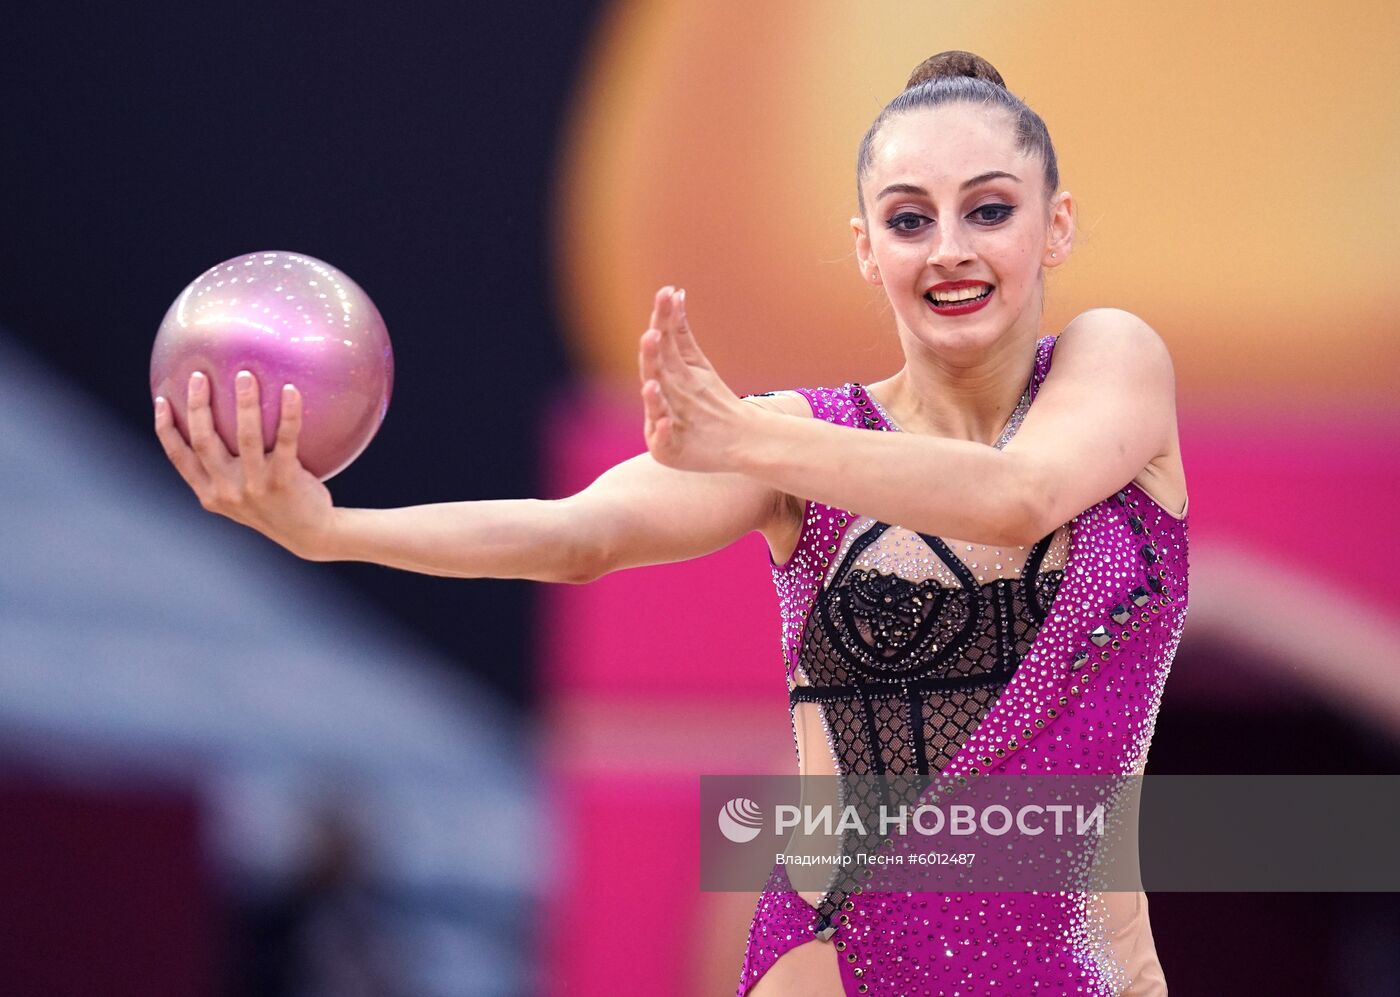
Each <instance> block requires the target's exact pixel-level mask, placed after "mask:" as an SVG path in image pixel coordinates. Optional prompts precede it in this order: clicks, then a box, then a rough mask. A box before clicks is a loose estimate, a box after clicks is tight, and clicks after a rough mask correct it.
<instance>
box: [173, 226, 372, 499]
mask: <svg viewBox="0 0 1400 997" xmlns="http://www.w3.org/2000/svg"><path fill="white" fill-rule="evenodd" d="M196 370H198V371H203V372H204V374H205V375H206V376H207V377H208V378H209V390H210V403H211V406H212V409H213V420H214V428H215V430H216V431H217V432H218V434H219V436H220V437H221V438H222V439H223V441H224V445H225V446H227V447H228V449H229V452H230V453H234V454H236V453H237V452H238V437H237V422H236V409H235V403H234V376H235V375H236V374H237V373H238V372H239V371H240V370H248V371H251V372H252V374H253V376H254V377H256V378H257V381H258V392H259V399H260V401H261V405H262V428H263V449H264V450H271V449H272V446H273V443H274V441H275V440H276V434H277V423H278V419H279V418H280V414H281V395H282V386H283V385H284V384H294V385H296V388H297V390H298V391H299V392H300V394H301V396H302V427H301V435H300V437H299V439H298V446H297V454H298V457H299V458H300V460H301V462H302V464H303V465H304V466H305V467H306V469H307V470H308V471H310V472H311V473H312V474H314V475H316V477H317V478H319V479H320V480H322V481H325V480H326V479H328V478H331V477H333V476H334V475H336V474H338V473H340V472H341V471H343V470H344V469H345V468H346V467H348V466H349V465H350V463H351V462H352V461H353V460H354V459H355V458H356V457H358V456H359V455H360V454H361V453H362V452H363V451H364V449H365V447H367V446H368V445H369V442H370V440H371V439H373V438H374V434H375V433H376V432H377V431H378V430H379V426H380V423H381V422H383V420H384V413H385V412H386V411H387V410H388V407H389V397H390V395H391V393H392V391H393V384H394V356H393V350H392V348H391V346H390V343H389V333H388V330H387V329H386V328H385V325H384V320H383V318H382V317H381V316H380V314H379V310H378V309H377V308H375V306H374V302H372V301H371V300H370V298H369V295H367V294H366V293H365V292H364V291H363V290H362V289H361V288H360V286H359V285H358V284H356V283H355V282H354V281H353V280H351V279H350V278H349V277H347V276H346V275H345V274H343V273H341V272H340V271H339V270H336V269H335V268H334V267H332V266H331V265H330V264H328V263H324V262H322V261H321V260H318V259H315V258H314V257H311V256H307V255H306V254H304V253H293V252H282V251H273V252H259V253H248V254H246V255H243V256H236V257H234V258H233V259H230V260H225V261H224V262H222V263H219V264H216V265H215V266H212V267H210V268H209V269H208V270H206V271H205V272H204V273H202V274H200V275H199V276H198V277H196V278H195V279H194V281H193V282H191V283H190V284H189V286H187V287H186V288H185V289H184V290H183V291H181V292H180V295H179V296H178V297H177V298H176V299H175V301H174V303H173V304H172V305H171V306H170V309H169V310H168V311H167V312H166V313H165V318H164V320H163V321H162V322H161V324H160V329H159V330H158V331H157V333H156V340H155V346H154V348H153V349H152V351H151V396H152V398H153V399H154V398H155V396H157V395H163V396H165V398H166V399H167V401H168V402H169V404H170V408H171V412H172V414H173V416H174V420H175V425H176V427H177V428H178V429H179V430H180V433H181V434H182V435H183V436H184V437H185V439H186V440H188V439H189V424H188V420H187V418H186V408H187V404H186V403H187V393H186V386H187V385H188V383H189V378H190V374H192V373H193V372H194V371H196Z"/></svg>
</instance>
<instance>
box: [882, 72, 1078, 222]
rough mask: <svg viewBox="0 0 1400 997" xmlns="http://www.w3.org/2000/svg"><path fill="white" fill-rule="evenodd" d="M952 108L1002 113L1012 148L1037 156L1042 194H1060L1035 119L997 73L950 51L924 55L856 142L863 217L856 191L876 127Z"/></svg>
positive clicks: (1046, 135) (1043, 131) (1050, 150)
mask: <svg viewBox="0 0 1400 997" xmlns="http://www.w3.org/2000/svg"><path fill="white" fill-rule="evenodd" d="M953 103H966V104H982V105H984V106H987V107H1003V108H1005V109H1006V110H1007V112H1008V113H1009V114H1010V116H1011V120H1012V122H1013V123H1014V125H1015V128H1016V148H1017V149H1019V150H1020V151H1021V152H1023V153H1027V154H1032V155H1036V156H1039V157H1040V161H1041V163H1042V164H1044V168H1045V190H1046V195H1047V196H1051V195H1053V194H1054V193H1055V192H1056V191H1057V190H1059V188H1060V167H1059V163H1058V162H1057V160H1056V158H1055V145H1054V143H1053V142H1051V141H1050V132H1049V130H1048V129H1047V128H1046V127H1045V122H1044V121H1042V120H1041V119H1040V115H1038V114H1036V113H1035V112H1034V111H1032V110H1031V109H1030V108H1029V107H1027V106H1026V104H1025V102H1024V101H1022V100H1021V98H1020V97H1017V96H1016V95H1015V94H1013V93H1012V92H1011V91H1010V90H1008V89H1006V83H1005V82H1003V80H1002V78H1001V74H1000V73H998V72H997V71H996V67H995V66H993V65H992V64H991V63H990V62H988V61H987V60H986V59H984V58H982V57H981V56H980V55H975V54H973V53H972V52H962V51H958V50H956V49H954V50H951V51H948V52H939V53H938V54H937V55H933V56H929V57H928V58H927V59H925V60H924V61H923V62H921V63H919V64H918V65H917V66H915V67H914V71H913V72H912V73H910V74H909V82H908V83H906V84H905V85H904V92H903V93H901V94H900V95H899V96H898V97H896V98H895V99H894V100H892V101H890V102H889V103H888V104H886V105H885V108H884V110H882V111H881V112H880V113H879V115H878V116H877V117H876V118H875V120H874V121H873V122H872V123H871V125H870V129H869V130H868V131H867V132H866V133H865V138H863V139H861V142H860V152H859V153H858V154H857V155H856V203H857V204H859V205H860V213H861V214H862V215H864V214H865V193H864V191H863V190H862V189H861V187H862V185H863V184H864V183H865V175H866V174H867V173H869V172H870V155H871V148H872V146H873V145H874V142H875V137H876V136H877V135H879V133H880V128H881V127H882V126H883V125H884V124H885V122H886V121H888V120H889V119H890V118H893V117H896V116H898V115H900V114H903V113H905V112H906V111H914V110H918V109H920V108H924V107H937V106H939V105H940V104H953Z"/></svg>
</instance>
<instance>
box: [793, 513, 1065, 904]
mask: <svg viewBox="0 0 1400 997" xmlns="http://www.w3.org/2000/svg"><path fill="white" fill-rule="evenodd" d="M882 537H884V539H883V540H882V539H881V538H882ZM848 538H850V539H848V540H847V545H848V546H847V549H846V550H845V551H844V552H843V554H842V555H841V556H840V557H839V559H838V563H837V565H836V566H835V567H834V568H833V569H832V571H831V574H830V575H829V576H828V578H827V580H826V584H825V585H824V586H823V587H822V589H821V590H820V591H819V592H818V594H817V597H816V600H815V602H814V604H813V607H812V612H811V615H810V617H809V618H808V621H807V625H806V628H805V631H804V633H803V640H802V646H801V650H800V654H799V661H798V669H797V671H798V676H799V679H800V680H801V683H800V684H797V685H795V686H794V687H793V688H792V689H791V691H790V700H791V705H792V708H793V709H794V710H796V709H797V708H798V704H799V703H815V704H819V708H820V710H821V714H822V719H823V722H824V725H825V731H826V735H827V739H828V742H829V745H830V747H831V750H832V754H833V762H834V765H835V770H836V772H837V774H838V776H841V777H844V778H843V779H842V782H841V796H842V798H841V801H840V806H842V807H845V806H849V805H853V806H855V808H856V809H857V812H858V813H859V814H860V816H861V820H862V823H863V824H864V825H865V826H866V827H867V828H878V817H877V814H878V808H879V805H880V804H881V803H885V804H886V805H887V806H892V807H895V808H897V807H898V806H899V805H900V804H901V803H906V804H908V805H910V806H911V808H912V806H913V805H915V804H916V803H917V796H918V789H919V785H920V783H919V780H920V778H921V777H926V776H929V775H932V774H935V773H937V772H938V771H940V770H941V769H942V768H943V766H944V765H946V764H947V762H948V761H949V759H951V758H952V757H953V755H954V754H955V753H956V752H957V751H958V749H959V748H960V747H961V746H962V745H963V743H964V742H966V740H967V739H968V737H969V736H970V735H971V734H972V732H973V731H974V730H975V729H976V728H977V725H978V724H979V723H980V722H981V720H982V718H983V717H984V716H985V715H986V714H987V712H988V711H989V710H990V709H991V707H992V706H993V705H994V704H995V703H996V700H997V697H998V696H1000V694H1001V691H1002V689H1004V688H1005V687H1006V684H1007V682H1008V681H1009V680H1010V679H1011V676H1012V675H1013V674H1014V673H1015V671H1016V668H1017V667H1018V665H1019V664H1020V662H1021V661H1022V660H1023V659H1024V658H1025V656H1026V655H1027V654H1028V653H1029V651H1030V648H1031V645H1032V643H1033V642H1034V640H1035V636H1036V633H1037V632H1038V631H1039V629H1040V625H1041V623H1042V622H1044V620H1045V617H1046V613H1047V611H1048V609H1049V607H1050V605H1051V603H1052V602H1053V601H1054V598H1055V593H1056V592H1057V591H1058V588H1059V583H1060V580H1061V578H1062V577H1063V571H1062V570H1061V569H1062V566H1063V563H1064V551H1065V549H1066V547H1065V545H1066V543H1067V539H1068V529H1067V527H1061V528H1060V530H1057V531H1056V532H1055V533H1052V534H1051V535H1050V536H1047V537H1045V538H1043V539H1042V540H1040V541H1039V542H1037V543H1036V544H1035V545H1034V546H1032V547H1031V548H1030V550H1029V551H1028V552H1025V553H1024V560H1023V561H1022V562H1021V563H1020V564H1019V565H1018V564H1015V563H1014V561H1015V560H1017V559H1019V558H1020V556H1021V555H1019V554H1015V552H1012V554H1011V555H1007V554H1006V552H1003V551H1001V550H996V551H994V552H993V557H992V558H991V560H992V561H994V562H995V569H996V570H993V566H992V564H987V565H985V566H983V567H985V569H986V570H985V571H984V572H983V575H984V577H985V576H986V575H988V574H991V575H998V574H999V576H997V577H992V578H990V579H989V580H985V581H979V580H978V578H977V577H976V576H975V575H974V573H973V571H972V570H971V567H970V566H969V565H968V564H967V563H965V562H964V561H963V560H961V559H960V558H959V557H958V556H957V555H956V554H954V553H953V552H952V550H951V549H950V548H949V547H948V545H947V544H945V543H944V542H943V541H942V540H941V539H940V538H938V537H934V536H930V535H927V534H914V533H911V532H910V531H907V530H901V529H899V528H892V527H890V526H888V525H887V524H885V523H880V522H877V521H871V520H868V519H863V520H861V521H860V522H858V523H857V524H853V527H852V529H851V531H850V532H849V533H848ZM984 549H985V548H984ZM1047 554H1049V555H1050V556H1048V557H1047ZM911 566H912V568H913V570H911ZM891 568H893V570H891ZM906 576H911V577H906ZM915 718H917V721H916V719H915ZM867 777H868V779H869V780H870V781H869V782H867V781H866V779H867ZM901 777H907V778H908V779H909V787H910V788H909V793H908V794H907V798H905V796H906V794H904V793H902V792H901V791H900V790H899V789H898V788H895V789H892V788H891V787H892V786H893V787H898V786H899V785H900V780H901ZM874 780H884V781H883V782H882V783H881V784H880V785H876V784H875V782H874ZM882 793H883V794H885V795H884V796H882ZM879 843H880V838H879V836H878V834H873V833H872V834H871V835H868V836H862V835H857V834H850V835H848V836H847V838H846V839H845V840H844V841H843V843H842V849H843V851H844V852H845V853H847V854H851V855H854V854H855V853H857V852H861V851H868V850H871V849H873V848H875V847H876V846H878V844H879ZM861 868H862V867H861V866H860V865H859V864H858V863H853V864H852V865H851V866H848V867H838V868H837V870H836V872H835V873H834V874H833V876H832V878H831V879H830V880H829V881H828V887H829V888H828V890H827V893H826V894H825V896H824V897H823V898H822V901H821V903H820V904H819V905H818V911H819V913H820V914H821V923H820V924H818V926H817V927H818V928H821V927H822V926H824V925H826V924H828V923H829V922H830V921H831V919H832V918H833V917H834V916H835V915H836V914H837V913H838V911H839V910H840V907H841V904H842V903H843V902H844V901H845V900H846V899H847V896H848V895H849V894H850V892H851V891H852V890H853V889H854V888H855V887H857V886H858V884H859V879H858V876H859V874H860V870H861Z"/></svg>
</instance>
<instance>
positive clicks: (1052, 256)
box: [1050, 253, 1060, 260]
mask: <svg viewBox="0 0 1400 997" xmlns="http://www.w3.org/2000/svg"><path fill="white" fill-rule="evenodd" d="M1059 255H1060V254H1059V253H1051V254H1050V258H1051V259H1052V260H1053V259H1054V258H1055V257H1057V256H1059Z"/></svg>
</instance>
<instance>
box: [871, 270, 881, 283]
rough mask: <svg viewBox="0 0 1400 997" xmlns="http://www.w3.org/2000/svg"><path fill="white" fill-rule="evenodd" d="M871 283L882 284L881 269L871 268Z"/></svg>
mask: <svg viewBox="0 0 1400 997" xmlns="http://www.w3.org/2000/svg"><path fill="white" fill-rule="evenodd" d="M870 282H871V283H872V284H878V283H880V268H879V267H871V268H870Z"/></svg>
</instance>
